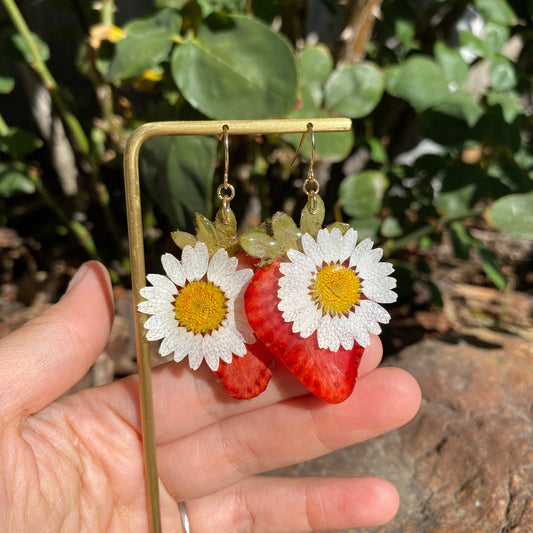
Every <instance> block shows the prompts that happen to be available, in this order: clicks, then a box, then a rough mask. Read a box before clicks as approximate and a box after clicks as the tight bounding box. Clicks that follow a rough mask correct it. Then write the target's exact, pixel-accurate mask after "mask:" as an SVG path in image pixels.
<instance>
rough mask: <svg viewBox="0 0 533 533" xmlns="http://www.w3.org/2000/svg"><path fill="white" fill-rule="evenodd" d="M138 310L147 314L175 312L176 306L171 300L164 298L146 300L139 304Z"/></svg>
mask: <svg viewBox="0 0 533 533" xmlns="http://www.w3.org/2000/svg"><path fill="white" fill-rule="evenodd" d="M137 310H138V311H139V312H141V313H145V314H147V315H156V314H158V313H168V312H173V310H174V307H173V305H172V304H171V303H170V302H167V301H163V300H146V301H145V302H141V303H140V304H139V305H138V306H137Z"/></svg>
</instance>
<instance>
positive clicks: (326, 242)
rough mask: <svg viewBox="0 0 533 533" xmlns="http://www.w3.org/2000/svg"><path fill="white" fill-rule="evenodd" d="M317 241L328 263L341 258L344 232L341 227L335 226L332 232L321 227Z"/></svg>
mask: <svg viewBox="0 0 533 533" xmlns="http://www.w3.org/2000/svg"><path fill="white" fill-rule="evenodd" d="M316 242H317V244H318V247H319V248H320V251H321V252H322V257H324V261H325V262H326V263H334V262H337V261H338V260H339V257H340V253H341V249H342V233H341V231H340V229H339V228H333V229H332V230H331V232H330V231H328V230H327V229H321V230H320V231H319V232H318V235H317V236H316Z"/></svg>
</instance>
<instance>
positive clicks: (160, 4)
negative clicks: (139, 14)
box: [154, 0, 189, 10]
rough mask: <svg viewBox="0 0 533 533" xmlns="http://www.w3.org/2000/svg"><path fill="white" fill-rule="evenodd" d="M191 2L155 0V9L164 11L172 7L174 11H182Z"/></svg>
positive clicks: (183, 0)
mask: <svg viewBox="0 0 533 533" xmlns="http://www.w3.org/2000/svg"><path fill="white" fill-rule="evenodd" d="M188 1H189V0H154V7H155V8H156V9H162V8H164V7H171V8H172V9H177V10H180V9H182V8H183V7H184V6H185V4H186V3H187V2H188Z"/></svg>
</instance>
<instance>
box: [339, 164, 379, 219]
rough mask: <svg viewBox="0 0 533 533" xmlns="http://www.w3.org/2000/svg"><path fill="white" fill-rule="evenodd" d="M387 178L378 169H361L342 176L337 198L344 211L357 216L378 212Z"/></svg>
mask: <svg viewBox="0 0 533 533" xmlns="http://www.w3.org/2000/svg"><path fill="white" fill-rule="evenodd" d="M388 186H389V179H388V178H387V176H386V175H385V174H383V172H380V171H378V170H363V171H362V172H359V173H358V174H352V175H351V176H347V177H346V178H344V180H343V181H342V183H341V184H340V187H339V200H340V202H341V205H342V208H343V209H344V211H345V212H346V213H347V214H348V215H350V216H352V217H358V218H369V217H371V216H372V215H375V214H377V213H379V211H380V210H381V205H382V202H383V196H384V194H385V191H386V190H387V188H388Z"/></svg>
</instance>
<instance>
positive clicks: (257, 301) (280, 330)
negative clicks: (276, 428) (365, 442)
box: [244, 260, 364, 403]
mask: <svg viewBox="0 0 533 533" xmlns="http://www.w3.org/2000/svg"><path fill="white" fill-rule="evenodd" d="M280 262H281V261H280V260H276V261H274V262H273V263H270V264H268V265H266V266H264V267H261V268H259V269H258V270H257V271H256V273H255V274H254V277H253V278H252V280H251V281H250V284H249V285H248V287H247V289H246V292H245V295H244V306H245V309H246V316H247V317H248V321H249V323H250V325H251V326H252V328H253V330H254V332H255V334H256V336H257V337H258V338H259V339H260V340H261V341H262V342H263V343H264V345H265V346H266V347H267V348H268V349H270V350H271V351H272V353H273V355H274V356H275V357H276V359H277V360H279V361H281V362H283V363H284V364H285V366H287V368H288V369H289V370H290V371H291V372H292V373H293V374H294V375H295V376H296V377H297V378H298V379H299V380H300V381H301V382H302V383H303V384H304V385H305V386H306V387H307V388H308V389H309V390H310V391H311V392H312V393H313V394H314V395H315V396H318V397H319V398H322V399H323V400H326V401H327V402H329V403H340V402H342V401H344V400H346V398H348V397H349V396H350V394H351V393H352V391H353V389H354V386H355V381H356V378H357V369H358V367H359V362H360V360H361V357H362V355H363V351H364V349H363V348H362V347H361V346H359V345H358V344H355V345H354V348H353V349H352V350H345V349H343V348H342V347H341V348H340V349H339V350H338V351H337V352H332V351H331V350H326V349H324V348H320V347H319V346H318V341H317V337H316V333H313V334H312V335H311V336H310V337H308V338H306V339H304V338H302V337H301V336H300V335H299V334H298V333H293V331H292V322H285V321H284V320H283V316H282V313H281V311H280V310H279V309H278V304H279V298H278V295H277V291H278V280H279V279H280V277H281V273H280V271H279V265H280Z"/></svg>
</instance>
